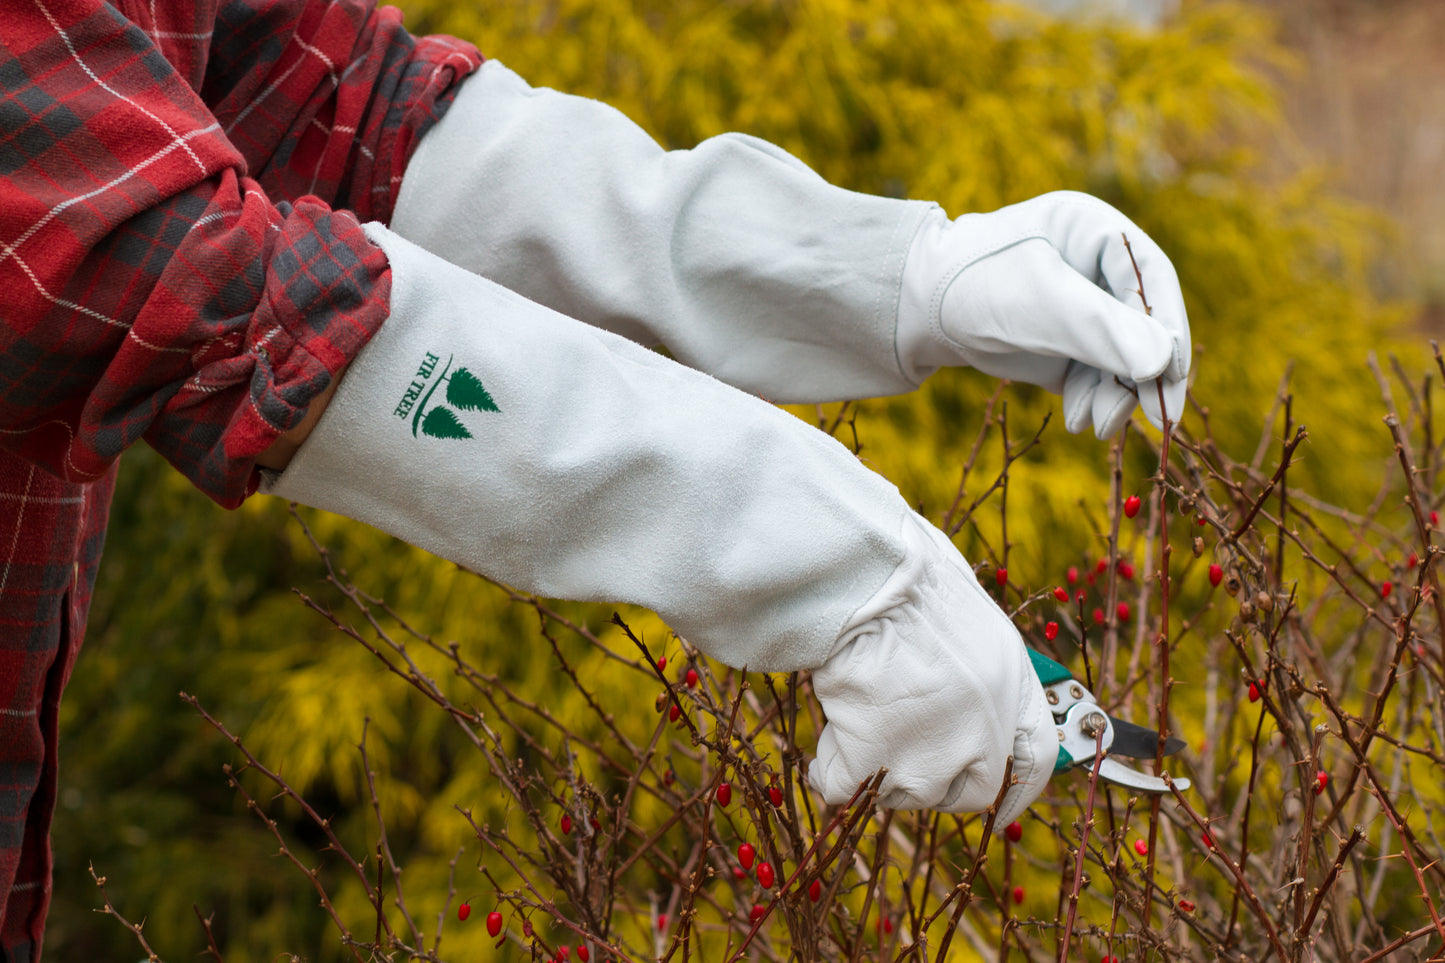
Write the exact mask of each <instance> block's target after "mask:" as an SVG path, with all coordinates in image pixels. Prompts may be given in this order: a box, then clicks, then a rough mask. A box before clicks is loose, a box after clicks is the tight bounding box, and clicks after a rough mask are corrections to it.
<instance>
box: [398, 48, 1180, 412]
mask: <svg viewBox="0 0 1445 963" xmlns="http://www.w3.org/2000/svg"><path fill="white" fill-rule="evenodd" d="M392 227H393V228H394V229H395V230H396V231H397V232H398V233H400V234H402V235H403V236H405V237H407V238H410V239H412V240H414V241H416V242H417V243H419V244H421V245H422V246H424V247H426V248H428V249H429V250H432V251H435V252H437V253H438V254H440V255H442V256H443V257H446V258H447V259H448V260H451V261H453V262H454V263H456V264H459V265H461V266H462V267H465V268H467V269H468V270H470V271H473V272H475V273H478V274H482V275H484V276H486V277H489V278H492V279H493V280H496V281H498V282H500V283H502V284H504V285H505V286H507V287H509V288H512V289H513V290H516V291H519V292H521V293H522V294H525V295H526V296H527V297H529V298H532V299H533V300H536V301H538V302H540V303H542V304H546V305H548V306H550V307H552V308H555V309H556V310H558V311H561V312H563V313H565V314H568V315H570V316H572V317H575V318H578V319H580V320H583V321H586V322H587V323H589V324H592V325H596V326H599V327H603V328H606V329H608V330H610V331H614V332H617V333H619V334H622V335H624V336H626V337H629V338H631V339H633V340H635V341H639V342H641V343H644V344H655V343H659V342H660V343H663V344H665V345H667V347H668V349H669V350H670V351H671V352H672V353H673V355H674V357H676V358H677V359H678V360H680V361H682V362H683V363H684V364H688V365H691V366H692V367H695V368H698V369H699V370H702V371H706V372H708V373H710V374H712V375H714V376H715V377H718V378H720V379H722V380H724V381H726V382H728V383H729V384H732V385H734V386H737V387H740V388H743V389H745V390H748V391H753V392H757V393H759V394H762V395H763V396H765V397H767V398H770V399H773V400H775V401H828V400H838V399H845V398H863V397H872V396H877V395H886V394H899V393H902V392H906V391H911V390H912V389H914V388H916V387H917V386H918V384H919V383H920V382H921V381H922V380H923V378H924V377H926V376H927V375H928V374H929V373H931V372H932V371H933V370H934V369H935V368H937V367H938V366H941V365H960V364H969V365H974V366H976V367H978V368H980V369H981V370H983V371H986V372H989V373H991V374H995V375H999V376H1003V377H1011V378H1017V379H1019V380H1024V381H1029V382H1031V383H1034V384H1042V385H1044V386H1045V387H1047V388H1050V389H1051V390H1053V391H1055V392H1062V393H1063V394H1064V396H1065V407H1066V419H1065V420H1066V424H1067V426H1068V427H1069V428H1070V430H1072V431H1080V430H1082V429H1083V428H1085V427H1087V426H1088V424H1089V423H1090V422H1091V421H1092V422H1093V423H1094V424H1095V426H1096V429H1097V430H1099V431H1100V433H1101V434H1108V433H1111V432H1112V431H1114V430H1116V429H1117V428H1118V427H1119V426H1120V425H1121V424H1122V423H1123V421H1124V420H1127V418H1128V416H1129V413H1130V412H1131V411H1132V410H1133V407H1132V403H1131V402H1132V399H1133V397H1134V395H1133V393H1132V389H1133V388H1134V386H1135V385H1136V384H1138V385H1139V394H1140V395H1141V396H1142V397H1143V399H1144V404H1145V411H1146V413H1148V414H1149V416H1150V417H1151V418H1154V419H1155V420H1156V422H1157V420H1158V404H1157V401H1156V399H1155V398H1154V392H1153V385H1152V384H1141V383H1142V382H1146V381H1147V380H1148V379H1149V378H1153V377H1155V376H1158V375H1161V373H1162V376H1163V377H1164V379H1165V384H1166V389H1167V390H1166V395H1167V397H1168V399H1169V410H1170V413H1171V415H1172V416H1174V417H1176V418H1177V417H1178V415H1179V409H1180V408H1182V394H1183V390H1184V378H1185V376H1186V374H1187V371H1188V366H1189V332H1188V325H1187V321H1186V320H1185V314H1184V308H1183V304H1182V301H1181V299H1180V297H1179V285H1178V281H1177V280H1176V278H1175V276H1174V271H1173V268H1172V266H1171V265H1170V264H1169V261H1168V259H1167V258H1165V257H1164V255H1163V254H1162V253H1161V252H1160V251H1159V249H1158V248H1157V246H1155V245H1153V243H1152V242H1151V241H1149V240H1148V238H1146V237H1145V236H1144V234H1143V232H1141V231H1139V230H1138V229H1137V228H1136V227H1134V226H1133V225H1132V224H1130V223H1129V222H1128V221H1127V219H1125V218H1124V217H1123V215H1121V214H1119V213H1118V212H1117V211H1114V210H1113V208H1110V207H1108V205H1106V204H1104V203H1103V202H1101V201H1097V200H1094V199H1092V198H1087V197H1086V196H1085V195H1077V194H1052V195H1045V197H1044V198H1040V199H1037V200H1035V201H1031V202H1027V203H1026V204H1021V205H1016V206H1015V207H1012V208H1005V209H1004V210H1002V211H998V212H996V213H994V214H986V215H968V216H965V217H963V218H960V219H959V220H958V221H956V222H949V221H948V219H947V217H946V216H945V215H944V214H943V212H942V211H941V210H940V209H939V208H938V207H937V205H933V204H927V203H923V202H918V201H898V200H892V199H888V198H880V197H872V196H869V195H865V194H858V193H855V192H852V191H847V190H842V189H840V188H837V187H834V186H832V185H830V184H828V183H827V182H826V181H824V180H823V179H822V178H820V177H819V176H818V175H817V174H816V173H814V172H813V171H812V170H810V169H809V168H808V167H807V166H806V165H805V164H803V163H802V162H801V161H799V160H797V159H796V158H794V157H793V156H792V155H790V154H788V153H787V152H786V151H784V150H782V149H781V148H779V147H776V146H774V145H772V144H769V143H767V142H765V141H762V140H758V139H757V138H754V137H747V136H744V135H739V134H725V135H722V136H719V137H713V138H710V139H708V140H706V141H704V142H703V143H701V144H699V145H698V146H697V147H696V148H694V149H692V150H677V151H664V150H663V149H662V148H660V147H659V146H658V145H657V144H656V143H655V142H654V141H653V140H652V139H651V138H650V137H649V136H648V135H647V134H646V133H644V132H643V131H642V130H641V129H639V128H638V127H637V126H636V125H634V124H633V123H632V122H631V121H629V120H628V119H627V118H626V117H624V116H623V115H622V114H621V113H619V112H617V111H616V110H613V109H612V108H610V107H608V106H606V105H604V104H601V103H599V102H597V101H594V100H588V99H585V98H581V97H573V96H569V95H566V94H560V93H557V92H556V91H552V90H547V89H537V88H532V87H530V86H528V85H527V84H526V82H524V81H523V80H522V79H521V78H520V77H518V76H517V75H516V74H514V73H512V72H511V71H510V70H508V69H507V68H506V67H504V66H503V65H502V64H500V63H498V62H496V61H491V62H488V63H486V64H483V65H482V68H481V69H480V70H479V71H478V72H477V73H476V74H474V75H473V76H472V77H471V78H469V79H468V80H467V81H466V83H465V84H464V85H463V86H462V88H461V90H460V91H459V93H458V95H457V97H456V100H455V102H454V103H453V104H452V106H451V107H450V109H449V110H448V112H447V114H446V116H445V117H443V118H442V120H441V122H440V123H438V124H437V125H436V127H435V128H433V129H432V131H430V132H429V133H428V134H427V136H426V137H425V138H424V139H423V140H422V142H421V144H420V145H419V146H418V148H417V150H416V153H415V154H414V155H413V157H412V159H411V162H410V163H409V165H408V167H407V170H406V175H405V177H404V179H403V181H402V185H401V190H400V193H399V195H398V199H397V204H396V209H395V214H394V216H393V220H392ZM1121 232H1126V233H1127V234H1128V237H1129V240H1130V243H1131V244H1132V245H1133V248H1134V252H1135V255H1136V256H1137V257H1138V258H1139V264H1140V269H1141V271H1142V273H1143V277H1144V280H1145V291H1146V294H1147V295H1148V298H1149V301H1150V303H1151V305H1153V306H1155V317H1154V318H1153V319H1147V318H1143V317H1142V316H1140V317H1136V315H1139V314H1140V312H1139V311H1137V310H1136V309H1137V308H1138V306H1139V304H1138V299H1137V295H1135V294H1133V293H1132V292H1133V291H1134V289H1136V288H1137V284H1135V283H1134V280H1133V274H1132V266H1131V265H1130V264H1129V262H1128V259H1127V255H1126V254H1125V252H1124V249H1123V246H1122V238H1121V237H1120V234H1121ZM1115 295H1117V299H1116V298H1115V297H1114V296H1115ZM1115 376H1118V377H1119V378H1120V379H1121V380H1123V381H1124V382H1125V385H1122V386H1121V385H1118V384H1116V383H1115V382H1114V377H1115Z"/></svg>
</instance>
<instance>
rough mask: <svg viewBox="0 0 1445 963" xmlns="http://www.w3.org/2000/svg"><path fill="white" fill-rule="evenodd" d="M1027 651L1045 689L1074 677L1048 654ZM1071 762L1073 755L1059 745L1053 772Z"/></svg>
mask: <svg viewBox="0 0 1445 963" xmlns="http://www.w3.org/2000/svg"><path fill="white" fill-rule="evenodd" d="M1028 653H1029V661H1030V662H1032V663H1033V665H1034V674H1035V675H1037V676H1038V677H1039V684H1040V685H1042V686H1043V687H1044V688H1045V689H1047V688H1048V687H1049V686H1051V685H1057V684H1058V683H1060V682H1068V681H1069V680H1070V679H1072V678H1073V677H1074V674H1073V673H1072V672H1070V671H1069V670H1068V669H1066V668H1064V667H1063V666H1062V665H1060V664H1059V663H1057V662H1055V661H1054V660H1053V659H1051V658H1049V657H1048V656H1046V655H1043V654H1042V653H1040V652H1036V651H1034V650H1033V649H1028ZM1073 764H1074V757H1073V755H1071V754H1070V753H1069V750H1067V749H1065V748H1064V747H1063V746H1059V758H1058V759H1056V760H1054V772H1063V771H1064V770H1065V769H1068V768H1069V767H1070V766H1072V765H1073Z"/></svg>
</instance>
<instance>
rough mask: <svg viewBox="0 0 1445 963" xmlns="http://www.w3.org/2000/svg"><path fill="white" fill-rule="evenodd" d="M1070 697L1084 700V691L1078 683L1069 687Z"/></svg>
mask: <svg viewBox="0 0 1445 963" xmlns="http://www.w3.org/2000/svg"><path fill="white" fill-rule="evenodd" d="M1069 695H1071V696H1073V697H1074V698H1075V699H1082V698H1083V697H1084V690H1083V689H1081V688H1080V687H1079V685H1078V683H1075V684H1073V685H1071V686H1069Z"/></svg>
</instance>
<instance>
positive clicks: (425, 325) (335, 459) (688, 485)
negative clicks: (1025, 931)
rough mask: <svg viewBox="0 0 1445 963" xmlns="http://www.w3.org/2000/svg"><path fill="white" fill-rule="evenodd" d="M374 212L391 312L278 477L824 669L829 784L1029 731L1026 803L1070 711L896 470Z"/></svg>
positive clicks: (1024, 738)
mask: <svg viewBox="0 0 1445 963" xmlns="http://www.w3.org/2000/svg"><path fill="white" fill-rule="evenodd" d="M367 234H368V236H369V237H371V239H372V240H373V241H374V242H375V243H377V244H378V245H379V246H380V247H381V248H382V249H383V250H384V251H385V252H386V255H387V258H388V260H389V261H390V264H391V272H392V301H391V308H392V313H391V316H390V318H388V320H387V322H386V323H385V324H384V325H383V326H382V327H381V330H380V331H379V332H377V334H376V336H375V337H374V338H373V339H372V341H371V342H370V343H369V344H368V345H367V346H366V348H365V349H363V350H362V351H361V353H360V354H359V355H358V356H357V357H356V358H355V359H354V360H353V362H352V364H351V365H350V367H349V368H348V369H347V372H346V374H345V376H344V377H343V379H342V381H341V383H340V385H339V387H338V389H337V391H336V394H335V395H334V396H333V397H332V399H331V402H330V404H329V406H328V407H327V409H326V411H325V413H324V414H323V416H322V417H321V420H320V421H319V422H318V423H317V425H316V427H315V429H314V430H313V431H312V433H311V436H310V437H309V439H308V440H307V441H306V443H305V444H303V445H302V446H301V448H300V450H299V451H298V452H297V453H296V455H295V456H294V458H293V459H292V461H291V463H290V465H289V467H288V468H287V469H286V470H285V472H283V473H282V474H280V475H279V476H276V477H272V478H269V479H268V480H267V485H266V487H267V490H269V491H270V492H272V493H273V494H276V495H280V496H282V497H284V498H290V499H295V500H297V501H300V502H304V503H306V504H308V505H312V506H315V507H318V508H323V509H327V510H330V511H335V512H339V513H341V514H344V515H348V516H350V517H352V518H355V519H358V520H360V521H364V522H367V523H368V524H371V525H374V526H376V527H378V528H381V529H383V530H385V531H387V532H390V533H392V534H394V535H396V536H398V537H400V538H402V539H404V540H406V541H408V542H411V543H413V544H415V545H419V546H421V547H423V548H425V549H427V550H429V551H431V552H433V553H435V554H437V555H440V556H442V557H444V558H448V559H451V560H453V561H456V562H458V563H460V564H463V565H466V566H468V567H470V568H473V569H475V570H477V571H480V572H483V573H485V574H487V575H489V576H492V577H494V578H497V579H499V580H502V581H505V582H508V583H511V584H513V585H515V586H517V587H518V588H521V589H524V590H526V591H531V592H536V593H538V594H541V595H544V596H553V597H563V598H570V599H579V600H603V601H609V602H629V603H634V604H638V605H643V606H647V607H649V608H651V609H653V610H654V611H656V612H657V613H658V614H659V615H661V616H662V617H663V618H664V619H666V620H667V621H668V623H669V624H670V625H671V626H672V627H673V628H674V629H676V630H677V631H678V632H679V633H680V634H682V635H683V636H685V637H686V638H688V639H689V640H690V641H692V642H693V643H695V644H696V645H698V646H699V647H700V648H701V649H703V650H704V651H705V652H707V653H708V654H710V655H712V656H713V657H714V658H717V659H719V660H721V661H723V662H726V663H728V664H730V665H734V666H742V665H746V666H749V667H750V668H753V669H758V670H767V671H786V670H792V669H799V668H813V669H816V670H817V673H816V676H815V678H816V688H817V691H818V695H819V697H820V699H821V701H822V704H823V707H824V709H825V711H826V712H827V714H828V716H829V719H830V722H829V725H828V728H827V729H826V730H825V732H824V735H823V738H822V742H821V744H820V750H819V753H820V755H819V761H818V764H817V765H818V769H817V775H816V776H815V777H814V778H815V781H817V783H818V784H819V785H820V787H821V788H822V790H823V792H824V795H825V798H827V799H828V800H829V801H830V802H843V801H846V800H847V798H848V797H849V795H851V793H852V791H853V790H854V789H855V788H856V785H857V783H858V782H859V781H861V780H862V779H864V778H866V777H869V776H871V775H872V773H873V771H875V770H876V769H877V768H878V767H880V766H886V767H888V768H889V770H890V773H889V777H888V781H887V782H886V783H885V784H884V791H885V794H886V799H887V802H888V804H890V805H893V806H897V807H909V808H916V807H922V806H940V807H945V808H976V807H980V806H986V805H987V804H988V803H990V802H991V801H992V800H993V798H994V796H995V794H996V793H997V791H998V789H999V786H1000V780H1001V777H1002V773H1003V769H1004V763H1005V760H1006V759H1007V757H1008V756H1009V754H1010V753H1011V752H1012V753H1015V754H1016V756H1017V762H1016V764H1015V770H1014V771H1015V774H1016V775H1017V776H1018V777H1019V779H1020V780H1021V781H1020V784H1019V785H1017V786H1015V787H1014V788H1013V790H1012V791H1011V793H1010V796H1009V806H1010V809H1009V811H1010V812H1014V811H1016V810H1020V809H1022V807H1023V806H1025V805H1027V803H1028V802H1029V801H1030V800H1032V799H1033V798H1034V797H1035V796H1037V794H1038V792H1039V791H1040V790H1041V789H1042V786H1043V784H1044V782H1046V781H1047V778H1048V774H1049V773H1050V771H1051V770H1052V765H1053V761H1054V755H1053V754H1051V753H1052V752H1053V751H1054V749H1055V747H1056V737H1055V734H1054V727H1053V724H1052V720H1051V717H1050V716H1049V715H1048V713H1047V711H1045V710H1043V709H1042V707H1043V704H1044V701H1043V692H1042V689H1041V688H1040V686H1039V684H1038V682H1037V681H1036V679H1035V678H1034V676H1033V674H1032V671H1031V669H1030V668H1029V663H1028V659H1027V657H1026V655H1025V653H1024V649H1023V646H1022V643H1021V642H1020V641H1019V637H1018V634H1017V632H1015V631H1014V629H1013V626H1012V625H1011V624H1010V623H1009V621H1008V619H1007V618H1006V617H1005V616H1004V615H1003V613H1002V612H1000V611H999V610H998V609H997V608H996V607H994V606H993V604H992V602H990V601H989V600H988V599H987V597H986V596H984V595H983V593H982V591H981V590H980V589H979V588H978V585H977V583H976V582H975V581H974V579H973V575H972V572H971V571H970V570H969V569H968V566H967V565H966V564H965V563H964V562H963V560H962V558H961V557H959V555H958V553H957V551H956V550H955V549H954V548H953V546H952V545H951V544H950V543H949V542H948V541H947V539H946V538H944V536H943V535H942V533H940V532H937V531H936V530H934V529H932V528H931V527H930V526H928V525H927V523H926V522H923V521H922V520H921V519H918V518H917V517H916V516H915V515H914V514H913V513H912V512H911V511H910V510H909V509H908V507H907V505H906V504H905V503H904V501H903V499H902V498H901V497H900V496H899V494H898V492H897V490H896V489H895V488H894V487H893V486H892V485H890V484H889V483H888V482H887V481H886V480H884V479H883V478H881V477H879V476H878V475H876V474H874V473H873V472H871V471H868V470H867V469H866V468H864V467H863V466H862V465H861V464H860V463H859V462H858V460H857V459H856V458H855V457H854V456H853V455H852V453H851V452H849V451H848V450H847V449H846V448H844V447H843V446H842V445H840V444H838V443H837V442H836V441H834V440H833V439H832V438H829V437H828V436H827V435H825V434H823V433H822V432H819V431H817V430H815V429H813V428H811V427H809V426H808V425H806V424H804V423H803V422H801V421H799V420H797V419H796V418H793V417H792V416H791V415H788V414H787V413H785V412H783V411H781V410H779V409H777V408H775V407H773V406H772V405H769V404H767V403H765V402H762V401H760V400H758V399H756V398H753V397H751V396H749V395H747V394H745V393H743V392H740V391H737V390H736V389H733V388H730V387H728V386H727V385H724V384H722V383H721V382H719V381H716V380H714V379H713V378H711V377H708V376H707V375H704V374H701V373H699V372H697V371H694V370H692V369H690V368H686V367H684V366H682V365H679V364H677V363H675V362H672V361H670V360H668V359H666V358H663V357H661V356H660V355H658V354H656V353H654V352H651V351H648V350H647V349H645V348H642V347H639V346H638V345H636V344H634V343H632V342H630V341H627V340H625V339H623V338H621V337H618V336H616V335H613V334H610V333H608V332H606V331H601V330H599V329H596V328H593V327H591V326H588V325H585V324H582V323H580V322H578V321H575V320H573V319H571V318H567V317H565V316H563V315H561V314H558V313H556V312H555V311H552V310H550V309H548V308H545V307H543V306H541V305H538V304H536V303H534V302H531V301H528V300H526V299H525V298H522V297H520V296H519V295H517V294H515V293H514V292H511V291H508V290H506V289H504V288H502V287H500V286H498V285H497V284H495V283H492V282H490V281H487V280H484V279H483V278H480V277H478V276H476V275H474V274H471V273H468V272H466V271H463V270H461V269H460V268H457V267H454V266H452V265H450V264H447V263H446V262H444V261H442V260H441V259H440V258H438V257H436V256H434V255H431V254H429V253H427V252H426V251H424V250H422V249H421V248H418V247H416V246H415V245H413V244H410V243H409V242H407V241H405V240H403V239H402V238H400V237H398V236H397V235H395V234H393V233H391V232H390V231H388V230H386V229H385V228H383V227H381V226H379V225H374V224H373V225H367ZM1046 749H1047V750H1048V751H1045V750H1046ZM850 782H851V783H852V784H851V785H850Z"/></svg>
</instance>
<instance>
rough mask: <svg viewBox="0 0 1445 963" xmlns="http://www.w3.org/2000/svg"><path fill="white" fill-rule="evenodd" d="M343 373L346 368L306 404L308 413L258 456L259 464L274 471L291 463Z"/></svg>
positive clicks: (322, 411) (257, 462)
mask: <svg viewBox="0 0 1445 963" xmlns="http://www.w3.org/2000/svg"><path fill="white" fill-rule="evenodd" d="M342 373H344V369H343V372H338V373H337V374H336V375H335V376H334V377H333V378H332V379H331V383H330V384H329V385H327V386H326V387H325V388H324V389H323V390H322V392H321V394H319V395H317V396H316V397H315V398H313V399H311V403H310V404H309V405H307V406H306V414H305V415H304V416H302V418H301V420H300V421H299V422H297V423H296V425H295V426H294V427H292V428H291V429H290V430H289V431H285V432H282V433H281V434H280V435H279V436H277V438H276V440H275V441H273V442H272V443H271V447H269V448H267V449H266V450H265V451H263V452H261V454H259V455H257V456H256V464H257V465H259V466H261V467H262V468H269V469H272V470H273V471H282V470H283V469H285V468H286V466H287V465H289V464H291V459H292V458H293V457H295V455H296V452H297V450H298V449H299V448H300V447H301V446H302V444H304V443H305V441H306V439H307V438H309V437H310V436H311V431H312V429H314V428H315V427H316V423H317V422H318V421H320V420H321V416H322V415H323V414H324V413H325V412H326V406H327V405H328V404H330V402H331V396H332V395H334V394H336V389H337V386H339V385H340V384H341V375H342Z"/></svg>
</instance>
